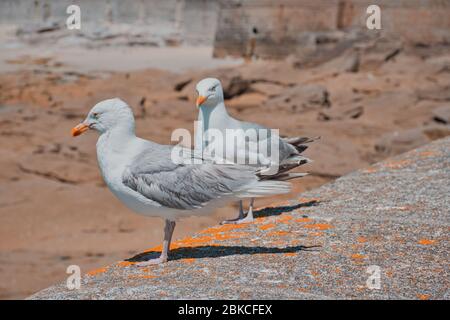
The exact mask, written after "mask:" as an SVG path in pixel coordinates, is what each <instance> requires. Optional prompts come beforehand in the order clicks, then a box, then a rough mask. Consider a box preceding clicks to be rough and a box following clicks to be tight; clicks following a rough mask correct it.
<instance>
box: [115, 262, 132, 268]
mask: <svg viewBox="0 0 450 320" xmlns="http://www.w3.org/2000/svg"><path fill="white" fill-rule="evenodd" d="M133 264H135V262H131V261H120V262H119V263H117V265H118V266H119V267H128V266H132V265H133Z"/></svg>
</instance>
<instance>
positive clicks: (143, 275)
mask: <svg viewBox="0 0 450 320" xmlns="http://www.w3.org/2000/svg"><path fill="white" fill-rule="evenodd" d="M128 278H129V279H133V278H139V279H155V278H157V276H154V275H151V274H130V275H128Z"/></svg>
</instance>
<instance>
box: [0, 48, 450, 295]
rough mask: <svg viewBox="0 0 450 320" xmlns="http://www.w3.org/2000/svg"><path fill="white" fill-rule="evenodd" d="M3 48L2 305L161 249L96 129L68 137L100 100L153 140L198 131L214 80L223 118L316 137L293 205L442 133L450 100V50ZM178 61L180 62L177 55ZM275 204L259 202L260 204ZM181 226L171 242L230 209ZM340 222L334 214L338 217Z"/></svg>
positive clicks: (157, 230)
mask: <svg viewBox="0 0 450 320" xmlns="http://www.w3.org/2000/svg"><path fill="white" fill-rule="evenodd" d="M183 50H184V49H182V48H170V49H158V48H139V49H136V48H128V49H127V48H122V49H120V50H112V49H111V48H106V49H96V50H89V49H76V50H69V49H64V50H62V49H60V50H53V49H52V48H47V49H46V50H39V48H36V47H35V48H33V49H30V48H23V47H19V48H8V50H2V51H1V53H0V67H1V69H0V72H1V73H0V145H1V146H2V147H1V149H0V153H1V155H0V167H1V168H2V169H1V170H0V239H1V240H0V298H8V299H10V298H23V297H26V296H28V295H30V294H31V293H33V292H36V291H37V290H39V289H41V288H44V287H46V286H49V285H51V284H53V283H54V282H56V281H59V280H63V279H65V277H66V273H65V272H66V268H67V267H68V266H69V265H71V264H76V265H79V266H80V267H81V270H82V271H83V272H87V271H89V270H90V269H93V268H96V267H99V266H102V265H105V264H108V263H111V262H114V261H118V260H121V259H123V258H126V257H129V256H132V255H134V254H136V253H138V252H141V251H142V250H144V249H146V248H149V247H152V246H154V245H157V244H159V243H160V241H161V239H162V231H163V230H162V221H160V220H158V219H150V218H145V217H141V216H137V215H135V214H133V213H131V212H130V211H129V210H128V209H126V208H125V207H124V206H123V205H122V204H121V203H120V202H119V201H118V200H116V199H115V198H114V197H113V196H112V194H111V193H110V192H109V191H108V189H107V188H106V187H105V185H104V183H103V182H102V180H101V178H100V175H99V172H98V168H97V164H96V156H95V141H96V135H95V134H94V133H93V132H90V133H88V134H85V135H83V136H80V137H79V138H78V139H74V138H72V137H70V129H71V128H72V127H73V126H74V125H75V124H77V123H78V122H79V121H80V120H82V119H83V117H84V116H85V114H86V113H87V112H88V111H89V109H90V108H91V107H92V106H93V105H94V104H95V103H96V102H98V101H100V100H103V99H106V98H111V97H120V98H122V99H124V100H125V101H127V102H128V103H129V104H130V105H132V106H133V108H134V110H135V114H136V116H137V133H138V135H140V136H142V137H144V138H148V139H152V140H154V141H157V142H160V143H173V142H171V141H170V135H171V132H172V131H173V130H174V129H176V128H187V129H189V130H192V129H193V121H194V120H195V119H196V117H197V110H196V108H195V105H194V98H195V95H194V92H195V90H194V86H195V83H196V82H197V81H198V80H200V79H201V78H203V77H205V76H213V77H218V78H220V79H222V81H223V84H224V88H225V90H226V92H228V93H229V94H228V97H229V99H228V100H227V105H228V107H229V110H230V113H232V114H233V115H234V116H236V117H237V118H240V119H245V120H249V121H256V122H259V123H261V124H264V125H267V126H270V127H272V128H279V129H280V131H281V134H283V135H286V136H291V135H308V136H321V137H322V138H321V140H320V141H319V142H316V143H314V144H313V145H311V147H310V148H309V149H308V150H307V151H306V154H307V156H308V157H310V158H312V159H314V160H315V161H314V163H313V164H311V165H308V168H307V170H308V171H309V172H311V175H310V176H308V177H305V178H303V179H300V180H298V181H296V182H295V186H294V192H293V193H292V194H291V195H289V196H288V197H292V196H294V195H296V194H298V192H301V191H303V190H307V189H311V188H314V187H316V186H319V185H321V184H323V183H326V182H328V181H330V180H333V179H335V178H337V177H339V176H341V175H343V174H346V173H348V172H351V171H353V170H355V169H358V168H361V167H364V166H367V165H368V164H370V163H373V162H376V161H378V160H381V159H383V158H385V157H388V156H390V155H393V154H398V153H400V152H403V151H406V150H408V149H411V148H413V147H415V146H417V145H421V144H424V143H426V142H428V141H430V140H433V139H437V138H440V137H442V136H445V135H448V134H449V129H448V124H445V121H443V120H442V119H436V116H435V114H434V113H433V112H434V111H435V110H436V109H437V108H442V107H443V106H444V107H445V106H448V105H449V103H450V102H449V101H450V53H449V50H448V48H446V49H445V50H432V49H431V48H430V49H429V50H425V49H423V48H421V49H420V50H418V49H417V50H402V51H400V52H399V53H397V54H395V55H394V56H393V57H391V52H390V51H389V49H383V50H373V51H370V50H368V51H365V52H363V54H361V55H360V56H359V58H358V67H357V68H356V69H355V68H353V67H352V68H346V67H345V66H346V65H348V63H349V61H350V62H352V61H351V59H354V57H353V56H352V53H350V54H344V55H343V56H341V57H337V58H336V59H335V60H332V61H330V62H327V63H326V64H322V65H319V66H315V67H310V68H307V69H305V68H299V67H296V66H295V61H290V60H289V61H285V62H270V61H264V62H263V61H253V62H247V63H244V62H242V61H235V60H229V61H220V60H216V59H211V58H209V57H210V49H209V48H188V49H185V50H184V51H183ZM184 54H185V55H184ZM282 200H283V197H278V198H274V199H264V200H258V201H257V204H256V205H257V206H258V207H261V206H265V205H270V204H271V203H274V202H281V201H282ZM236 210H237V208H236V207H233V206H229V207H227V208H224V209H221V210H219V211H218V212H216V213H215V214H214V215H211V216H209V217H202V218H189V219H185V220H182V221H181V222H180V223H179V224H178V226H177V228H176V230H175V235H174V236H175V238H180V237H183V236H185V235H188V234H192V233H193V232H195V231H198V230H200V229H203V228H205V227H206V226H210V225H214V224H216V223H218V222H219V221H221V220H223V219H224V218H226V217H233V216H234V215H235V214H236ZM336 214H338V213H336Z"/></svg>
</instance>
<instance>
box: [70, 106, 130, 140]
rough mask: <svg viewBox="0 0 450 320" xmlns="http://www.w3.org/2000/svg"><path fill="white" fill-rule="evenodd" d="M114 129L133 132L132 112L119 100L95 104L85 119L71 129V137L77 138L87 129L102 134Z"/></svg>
mask: <svg viewBox="0 0 450 320" xmlns="http://www.w3.org/2000/svg"><path fill="white" fill-rule="evenodd" d="M116 128H120V129H124V130H130V131H132V132H134V116H133V111H132V110H131V108H130V107H129V106H128V104H127V103H126V102H124V101H122V100H121V99H119V98H113V99H108V100H103V101H100V102H99V103H97V104H96V105H95V106H94V107H93V108H92V109H91V111H89V113H88V115H87V117H86V119H84V121H83V122H81V123H80V124H78V125H77V126H75V127H74V128H73V129H72V136H74V137H76V136H79V135H80V134H82V133H83V132H86V131H87V130H89V129H93V130H96V131H97V132H99V133H100V134H102V133H105V132H107V131H109V130H112V129H116Z"/></svg>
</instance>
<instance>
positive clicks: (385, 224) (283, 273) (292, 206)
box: [30, 138, 450, 299]
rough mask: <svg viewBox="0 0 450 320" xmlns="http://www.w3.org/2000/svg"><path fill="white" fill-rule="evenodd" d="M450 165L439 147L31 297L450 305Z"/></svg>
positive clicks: (447, 147) (445, 143) (449, 148)
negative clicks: (164, 255) (163, 256)
mask: <svg viewBox="0 0 450 320" xmlns="http://www.w3.org/2000/svg"><path fill="white" fill-rule="evenodd" d="M449 168H450V138H446V139H441V140H437V141H435V142H433V143H431V144H428V145H426V146H424V147H422V148H419V149H416V150H413V151H410V152H408V153H405V154H403V155H400V156H398V157H395V158H390V159H388V160H386V161H384V162H381V163H378V164H376V165H373V166H371V167H368V168H366V169H363V170H359V171H356V172H354V173H352V174H349V175H347V176H344V177H342V178H339V179H337V180H336V181H335V182H333V183H330V184H327V185H324V186H322V187H320V188H318V189H316V190H313V191H310V192H307V193H303V194H301V195H299V196H298V197H297V198H296V199H292V200H291V201H288V202H286V203H283V204H278V205H277V206H274V207H271V208H264V209H261V210H258V211H257V212H256V217H257V219H256V221H255V223H251V224H246V225H238V226H232V225H226V226H216V227H212V228H209V229H206V230H204V231H202V232H200V233H198V234H196V235H194V236H192V237H188V238H185V239H182V240H178V241H176V242H175V243H174V244H173V246H172V255H171V260H170V261H169V262H168V263H166V264H164V265H159V266H154V267H148V268H139V267H136V266H135V265H133V262H134V261H139V260H143V259H146V258H149V257H154V256H156V255H157V252H156V251H157V250H159V248H152V249H149V250H148V251H146V252H143V253H142V254H139V255H137V256H135V257H133V258H130V259H128V260H127V261H121V262H118V263H116V264H112V265H109V266H107V267H105V268H100V269H97V270H93V271H91V272H89V273H88V274H86V275H85V276H83V277H82V281H81V288H80V289H79V290H68V289H67V288H66V284H65V283H60V284H58V285H55V286H53V287H50V288H47V289H45V290H42V291H40V292H38V293H36V294H35V295H33V296H31V297H30V299H180V298H184V299H210V298H214V299H217V298H224V299H264V298H265V299H369V298H373V299H394V298H395V299H405V298H407V299H448V298H449V292H448V289H449V286H450V283H449V269H448V261H449V254H448V230H449V221H450V219H449V218H450V217H449V213H450V212H449V207H450V200H449V198H448V194H450V186H449V184H448V181H449V179H450V169H449ZM374 270H375V271H374ZM377 270H379V275H380V282H379V285H380V286H379V289H377V288H374V286H375V287H376V286H377V282H376V281H375V282H372V284H373V285H372V286H371V287H372V289H370V288H369V287H368V285H367V282H368V281H369V282H370V278H369V277H370V276H371V275H372V277H376V272H377ZM369 271H370V272H369ZM374 272H375V273H374ZM255 284H257V285H255Z"/></svg>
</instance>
